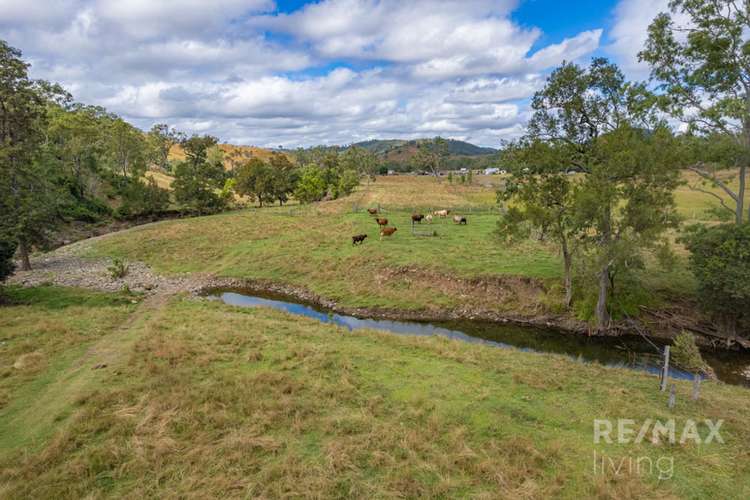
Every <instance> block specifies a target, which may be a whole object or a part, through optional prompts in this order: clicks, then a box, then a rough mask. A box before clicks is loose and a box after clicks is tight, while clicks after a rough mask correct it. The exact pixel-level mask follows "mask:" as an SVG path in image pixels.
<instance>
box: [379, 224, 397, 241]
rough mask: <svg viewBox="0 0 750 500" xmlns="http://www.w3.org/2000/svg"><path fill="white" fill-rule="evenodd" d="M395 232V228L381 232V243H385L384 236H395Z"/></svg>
mask: <svg viewBox="0 0 750 500" xmlns="http://www.w3.org/2000/svg"><path fill="white" fill-rule="evenodd" d="M395 232H396V228H395V227H384V228H383V229H381V230H380V241H383V236H393V233H395Z"/></svg>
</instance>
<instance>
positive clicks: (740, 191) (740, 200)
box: [735, 166, 750, 225]
mask: <svg viewBox="0 0 750 500" xmlns="http://www.w3.org/2000/svg"><path fill="white" fill-rule="evenodd" d="M746 177H747V167H746V166H742V167H740V179H739V180H740V185H739V188H737V212H736V216H735V219H736V222H737V225H740V224H742V219H743V217H744V216H745V183H746ZM748 220H750V207H749V208H748Z"/></svg>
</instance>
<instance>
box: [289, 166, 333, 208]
mask: <svg viewBox="0 0 750 500" xmlns="http://www.w3.org/2000/svg"><path fill="white" fill-rule="evenodd" d="M326 189H327V186H326V181H325V178H324V177H323V171H322V170H321V169H320V168H318V167H317V166H316V165H308V166H306V167H304V168H303V169H302V172H301V174H300V178H299V181H298V182H297V187H296V188H295V190H294V197H295V198H297V199H298V200H299V201H300V203H312V202H314V201H320V200H322V199H323V197H324V196H325V195H326Z"/></svg>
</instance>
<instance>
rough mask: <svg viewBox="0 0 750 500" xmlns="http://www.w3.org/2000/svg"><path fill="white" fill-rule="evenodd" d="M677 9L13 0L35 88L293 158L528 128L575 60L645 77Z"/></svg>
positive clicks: (4, 1)
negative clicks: (548, 81)
mask: <svg viewBox="0 0 750 500" xmlns="http://www.w3.org/2000/svg"><path fill="white" fill-rule="evenodd" d="M665 8H666V0H616V1H615V0H607V1H593V0H581V1H576V2H555V1H551V0H433V1H428V0H411V1H404V0H320V1H318V2H303V1H299V0H291V1H278V2H274V1H273V0H213V1H212V2H205V1H203V0H129V1H128V2H123V1H120V0H58V1H55V2H48V1H46V0H26V1H24V2H18V1H17V0H0V33H1V34H2V35H0V36H2V38H4V39H6V40H7V41H8V42H9V43H11V44H12V45H14V46H16V47H18V48H19V49H21V50H22V51H23V52H24V55H25V57H26V58H27V59H28V60H30V61H31V63H32V74H33V76H35V77H39V78H45V79H49V80H53V81H57V82H60V83H62V84H63V85H65V86H66V87H67V88H68V89H69V90H70V91H71V92H72V93H73V94H74V96H75V97H76V99H78V100H79V101H81V102H85V103H90V104H99V105H102V106H106V107H107V108H108V109H110V110H111V111H114V112H116V113H118V114H120V115H122V116H123V117H125V118H126V119H128V120H130V121H131V122H133V123H135V124H136V125H138V126H140V127H142V128H144V129H146V128H149V127H150V126H151V125H153V124H154V123H159V122H167V123H170V124H172V125H175V126H177V127H179V128H180V129H182V130H185V131H187V132H191V133H210V134H213V135H216V136H218V137H220V138H221V139H222V140H224V141H228V142H233V143H240V144H255V145H260V146H277V145H284V146H286V147H295V146H307V145H312V144H347V143H351V142H356V141H359V140H366V139H372V138H393V137H403V138H415V137H430V136H435V135H443V136H446V137H452V138H457V139H463V140H468V141H471V142H474V143H476V144H480V145H485V146H497V145H498V144H500V142H501V141H502V140H504V139H512V138H514V137H518V136H520V135H521V134H523V132H524V127H525V123H526V120H527V119H528V113H529V110H528V102H529V98H530V97H531V95H533V93H534V91H536V90H537V89H538V88H539V87H540V86H541V85H542V84H543V82H544V78H545V77H546V75H548V74H549V72H550V71H551V70H552V69H553V68H554V67H556V66H557V65H559V64H560V63H561V62H562V61H563V60H568V61H570V60H572V61H577V62H580V63H584V64H585V63H586V62H587V61H588V60H590V58H591V57H592V56H594V55H603V56H606V57H609V58H611V59H613V60H614V61H615V62H617V63H618V64H620V65H621V67H622V68H623V70H624V71H625V72H626V74H627V75H628V76H629V77H631V78H644V77H646V76H647V71H646V69H645V68H644V67H643V66H641V65H639V64H638V62H637V57H636V54H637V52H638V50H639V48H640V46H641V45H642V43H643V39H644V37H645V32H646V27H647V26H648V23H649V22H650V20H651V19H653V17H654V16H655V15H656V14H657V13H658V12H659V11H661V10H664V9H665Z"/></svg>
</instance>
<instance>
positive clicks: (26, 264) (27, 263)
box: [18, 240, 31, 271]
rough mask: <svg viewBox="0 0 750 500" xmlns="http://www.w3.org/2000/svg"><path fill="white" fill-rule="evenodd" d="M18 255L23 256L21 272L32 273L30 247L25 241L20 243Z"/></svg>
mask: <svg viewBox="0 0 750 500" xmlns="http://www.w3.org/2000/svg"><path fill="white" fill-rule="evenodd" d="M18 253H19V254H20V256H21V270H22V271H31V260H29V246H28V245H27V244H26V242H25V241H24V240H21V241H19V242H18Z"/></svg>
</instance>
